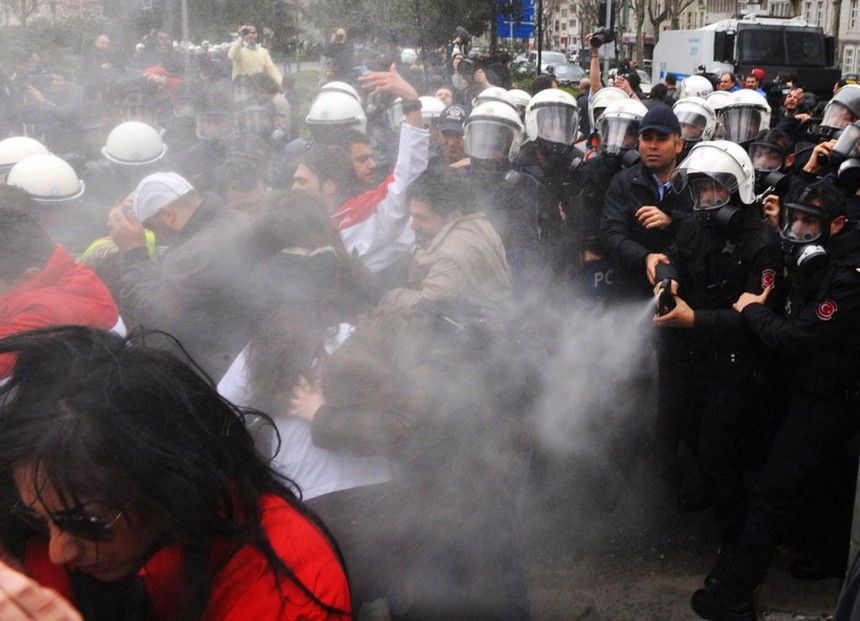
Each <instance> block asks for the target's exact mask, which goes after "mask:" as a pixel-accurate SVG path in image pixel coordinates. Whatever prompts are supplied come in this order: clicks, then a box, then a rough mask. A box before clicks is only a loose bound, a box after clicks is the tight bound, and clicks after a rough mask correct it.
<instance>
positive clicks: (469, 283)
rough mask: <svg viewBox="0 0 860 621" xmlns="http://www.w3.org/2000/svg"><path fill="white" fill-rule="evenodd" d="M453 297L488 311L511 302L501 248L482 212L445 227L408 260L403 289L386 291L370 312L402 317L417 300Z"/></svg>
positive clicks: (500, 242) (509, 282) (507, 273)
mask: <svg viewBox="0 0 860 621" xmlns="http://www.w3.org/2000/svg"><path fill="white" fill-rule="evenodd" d="M454 296H459V297H461V298H463V299H465V300H467V301H469V302H472V303H474V304H477V305H480V306H488V307H498V306H499V305H504V304H507V303H508V302H509V301H510V299H511V273H510V269H509V268H508V263H507V260H506V259H505V248H504V246H503V245H502V240H501V239H500V238H499V235H498V233H496V230H495V229H494V228H493V225H492V224H490V222H489V221H488V220H487V217H486V216H485V215H484V214H483V212H477V213H471V214H467V215H465V216H462V217H461V218H457V219H456V220H454V221H453V222H450V223H448V224H447V225H446V226H445V228H443V229H442V230H441V231H440V232H439V234H438V235H436V237H434V238H433V241H432V242H430V245H429V246H428V247H427V249H426V250H424V251H420V250H419V251H418V253H416V255H415V257H414V258H413V260H412V268H411V272H410V275H409V288H403V289H392V290H391V291H389V292H388V293H386V294H385V296H384V297H383V298H382V300H381V301H380V303H379V306H377V309H376V312H378V313H397V314H400V313H403V312H404V311H405V312H407V313H408V312H409V311H410V310H412V309H413V308H414V307H415V306H416V305H417V304H418V303H419V302H421V301H422V300H436V299H440V298H447V297H454Z"/></svg>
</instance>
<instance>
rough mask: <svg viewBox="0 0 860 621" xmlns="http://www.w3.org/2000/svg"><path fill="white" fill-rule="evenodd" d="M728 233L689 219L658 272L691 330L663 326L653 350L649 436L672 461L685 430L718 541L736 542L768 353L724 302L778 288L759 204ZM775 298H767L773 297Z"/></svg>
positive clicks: (775, 247) (773, 246) (770, 235)
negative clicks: (691, 318) (706, 487)
mask: <svg viewBox="0 0 860 621" xmlns="http://www.w3.org/2000/svg"><path fill="white" fill-rule="evenodd" d="M737 217H738V218H739V219H740V220H739V222H738V226H737V228H736V230H733V231H732V230H727V229H726V228H723V227H719V226H703V225H701V224H700V223H699V221H698V220H697V219H696V218H688V219H687V220H686V221H685V222H684V224H683V225H682V227H681V230H680V231H679V232H678V237H677V240H676V241H675V244H674V245H673V247H672V249H671V250H670V252H669V256H670V260H671V264H670V265H668V266H664V265H662V264H661V265H658V266H657V278H658V279H660V280H662V279H663V278H672V279H674V280H676V281H677V282H678V285H679V290H678V295H679V297H680V298H681V299H683V300H684V301H685V302H687V304H688V305H689V306H690V307H691V308H692V309H693V310H694V311H695V325H694V326H693V327H692V328H689V329H675V328H666V329H664V330H661V332H660V335H661V337H662V342H661V347H660V351H659V355H658V361H659V365H660V379H659V385H658V391H659V396H658V415H657V441H658V445H659V449H660V451H661V454H660V457H661V458H664V459H667V460H669V461H667V462H665V465H667V466H671V464H672V460H673V459H674V457H675V454H676V453H675V451H677V447H678V441H679V439H681V437H683V439H684V440H685V442H686V444H687V445H688V446H689V448H690V449H691V450H692V451H693V453H694V454H695V455H696V456H697V457H698V460H699V464H700V467H701V469H702V471H703V473H704V474H705V475H706V477H707V479H708V481H709V483H710V484H711V485H712V487H713V494H714V509H715V513H716V517H717V521H718V522H719V525H720V528H721V531H722V532H721V534H722V538H723V540H724V542H726V543H731V544H734V543H735V542H736V541H737V539H738V537H739V536H740V531H741V528H742V526H743V518H744V515H745V510H746V506H745V497H746V493H745V489H744V483H743V478H742V474H743V469H744V468H743V467H744V465H746V464H748V463H749V461H750V460H749V458H750V457H752V456H750V455H747V454H745V453H746V452H748V450H747V451H745V450H744V448H746V449H749V448H751V447H754V446H756V444H755V443H750V440H751V439H754V438H755V437H756V436H757V434H756V433H755V432H756V428H755V427H754V426H753V423H754V422H755V421H756V420H757V419H758V417H757V416H755V414H756V411H755V405H756V404H757V402H758V399H756V395H757V393H759V392H761V391H762V390H763V387H762V386H761V385H760V384H759V381H758V378H759V377H760V374H761V373H760V372H761V370H762V369H763V368H766V367H767V362H768V360H767V358H768V356H767V354H768V352H767V350H766V349H765V348H764V347H763V346H762V345H761V343H759V342H758V341H757V340H756V339H755V338H754V337H753V336H752V335H751V334H750V332H749V331H748V330H747V329H746V327H745V326H744V322H743V319H742V318H741V316H740V315H739V314H738V313H737V312H735V311H734V310H732V304H733V303H734V302H735V300H737V299H738V297H739V296H740V295H741V294H742V293H744V292H750V293H755V294H760V293H762V291H763V290H764V288H765V287H768V286H777V285H779V281H780V276H781V274H782V266H783V259H782V253H781V251H780V247H779V243H778V238H777V236H776V233H775V232H774V231H773V230H772V229H770V228H769V227H768V226H767V225H766V224H764V223H763V222H762V221H761V217H760V215H759V212H758V210H756V209H754V208H753V207H746V208H745V209H743V211H741V212H740V213H739V214H737ZM776 299H777V298H776V296H774V297H773V300H774V301H775V300H776Z"/></svg>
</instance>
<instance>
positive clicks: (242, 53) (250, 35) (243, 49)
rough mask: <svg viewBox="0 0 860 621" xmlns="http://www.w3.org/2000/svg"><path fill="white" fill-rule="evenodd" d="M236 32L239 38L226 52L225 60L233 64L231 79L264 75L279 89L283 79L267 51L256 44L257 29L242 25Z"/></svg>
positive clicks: (249, 25) (250, 25)
mask: <svg viewBox="0 0 860 621" xmlns="http://www.w3.org/2000/svg"><path fill="white" fill-rule="evenodd" d="M237 31H238V33H239V36H238V37H237V38H236V40H235V41H234V42H233V45H231V46H230V49H229V50H227V58H229V59H230V61H231V62H232V63H233V76H232V77H233V79H234V80H235V79H236V78H238V77H239V76H245V75H254V74H255V73H266V74H268V76H269V77H270V78H272V79H273V80H274V81H275V83H276V84H277V85H278V87H280V86H281V82H282V80H283V77H282V76H281V72H280V71H278V68H277V67H275V63H273V62H272V57H271V56H269V52H268V50H266V48H264V47H262V46H261V45H260V44H259V43H257V28H256V27H255V26H253V25H252V24H243V25H240V26H239V28H238V29H237Z"/></svg>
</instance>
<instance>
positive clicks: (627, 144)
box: [597, 98, 648, 155]
mask: <svg viewBox="0 0 860 621" xmlns="http://www.w3.org/2000/svg"><path fill="white" fill-rule="evenodd" d="M646 112H648V108H646V107H645V105H644V104H643V103H642V102H641V101H636V100H635V99H631V98H628V99H619V100H617V101H613V102H612V103H610V104H609V105H608V106H606V109H605V110H604V111H603V114H602V115H601V117H600V121H598V123H597V133H598V134H599V135H600V150H601V151H603V152H605V153H612V154H615V155H618V154H621V153H625V152H626V151H629V150H630V149H635V148H636V146H637V145H638V144H639V124H640V123H641V122H642V117H644V116H645V113H646Z"/></svg>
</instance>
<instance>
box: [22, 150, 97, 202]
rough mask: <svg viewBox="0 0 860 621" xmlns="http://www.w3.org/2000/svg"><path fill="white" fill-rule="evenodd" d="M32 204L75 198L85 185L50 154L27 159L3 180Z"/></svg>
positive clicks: (82, 191) (75, 174)
mask: <svg viewBox="0 0 860 621" xmlns="http://www.w3.org/2000/svg"><path fill="white" fill-rule="evenodd" d="M6 183H7V185H14V186H17V187H19V188H21V189H22V190H24V191H25V192H27V194H29V195H30V198H32V199H33V200H35V201H39V202H46V203H53V202H60V201H67V200H71V199H73V198H78V197H79V196H80V195H81V194H83V193H84V182H83V181H81V180H80V179H78V174H77V173H76V172H75V169H74V168H72V166H71V165H70V164H69V163H68V162H66V160H64V159H61V158H59V157H57V156H56V155H52V154H50V153H39V154H36V155H30V156H28V157H25V158H24V159H23V160H21V161H20V162H18V163H17V164H15V166H13V167H12V170H10V171H9V176H8V177H7V178H6Z"/></svg>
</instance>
